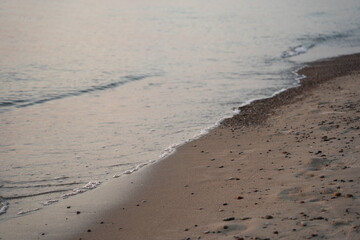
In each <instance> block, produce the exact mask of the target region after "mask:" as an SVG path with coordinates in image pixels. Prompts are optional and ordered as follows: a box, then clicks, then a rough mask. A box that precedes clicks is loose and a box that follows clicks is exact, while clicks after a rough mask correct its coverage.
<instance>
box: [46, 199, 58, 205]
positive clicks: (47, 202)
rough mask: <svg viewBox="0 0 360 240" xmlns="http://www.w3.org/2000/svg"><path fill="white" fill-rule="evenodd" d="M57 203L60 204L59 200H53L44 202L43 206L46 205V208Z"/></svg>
mask: <svg viewBox="0 0 360 240" xmlns="http://www.w3.org/2000/svg"><path fill="white" fill-rule="evenodd" d="M57 202H59V200H57V199H51V200H47V201H45V202H42V205H44V206H49V205H51V204H53V203H57Z"/></svg>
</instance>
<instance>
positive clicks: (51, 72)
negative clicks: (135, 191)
mask: <svg viewBox="0 0 360 240" xmlns="http://www.w3.org/2000/svg"><path fill="white" fill-rule="evenodd" d="M354 52H360V1H359V0H344V1H338V0H317V1H310V0H304V1H295V0H274V1H268V0H251V1H246V0H222V1H219V0H206V1H205V0H182V1H171V0H170V1H169V0H166V1H165V0H151V1H145V0H101V1H99V0H75V1H74V0H61V1H55V0H2V1H1V2H0V166H1V167H0V196H1V197H0V221H6V220H7V219H9V218H13V217H18V216H22V215H24V214H29V213H31V212H32V211H38V210H41V209H43V208H45V207H46V206H47V205H49V204H53V203H56V202H58V201H61V200H62V199H63V198H67V197H71V196H72V195H74V194H78V193H81V192H85V191H87V190H90V189H92V188H95V187H101V183H104V182H106V181H109V180H110V179H112V178H113V177H119V176H122V177H123V175H126V174H131V173H132V172H133V171H136V170H139V169H140V168H141V167H143V166H144V165H146V164H149V163H151V162H153V161H157V160H159V159H161V158H163V157H164V156H166V155H167V154H169V153H171V152H172V151H173V149H174V147H176V145H177V144H181V143H183V142H186V141H188V140H189V139H192V138H194V137H196V136H198V135H199V134H202V133H203V132H206V129H208V128H209V127H213V126H215V125H216V123H217V122H218V121H219V120H221V119H223V118H224V117H228V116H232V115H233V114H234V109H236V108H237V107H239V106H240V105H242V104H245V103H246V102H249V101H250V100H252V99H257V98H265V97H269V96H271V95H272V94H274V93H275V92H277V91H281V90H282V89H286V88H289V87H293V86H294V85H296V83H297V81H296V75H295V74H294V73H293V71H295V70H296V69H298V68H299V67H301V66H303V63H304V62H306V61H312V60H317V59H320V58H325V57H332V56H337V55H341V54H347V53H354Z"/></svg>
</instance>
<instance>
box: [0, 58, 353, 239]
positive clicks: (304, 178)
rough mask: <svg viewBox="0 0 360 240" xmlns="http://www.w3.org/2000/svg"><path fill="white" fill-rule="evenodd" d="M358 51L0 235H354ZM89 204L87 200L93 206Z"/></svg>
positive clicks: (16, 221) (7, 226) (310, 70)
mask: <svg viewBox="0 0 360 240" xmlns="http://www.w3.org/2000/svg"><path fill="white" fill-rule="evenodd" d="M359 71H360V54H355V55H350V56H343V57H338V58H335V59H330V60H324V61H319V62H315V63H311V64H309V65H308V66H307V67H306V68H304V69H302V70H301V71H300V72H299V74H304V75H306V76H307V77H306V78H305V79H303V80H302V85H301V86H300V87H297V88H293V89H289V90H287V91H285V92H282V93H281V94H279V95H276V96H275V97H273V98H270V99H264V100H258V101H255V102H253V103H252V104H250V105H247V106H244V107H242V108H241V112H240V114H239V115H236V116H234V117H233V118H230V119H227V120H225V121H223V122H222V124H221V125H220V126H219V127H217V128H216V129H213V130H212V131H211V132H210V133H209V134H207V135H205V136H203V137H201V138H200V139H198V140H195V141H192V142H190V143H187V144H185V145H183V146H181V147H180V148H178V149H177V151H176V152H175V153H174V154H173V155H171V156H169V157H168V158H166V159H164V160H162V161H159V162H157V163H155V164H152V165H150V166H147V167H145V168H143V169H142V170H140V171H137V172H135V173H133V174H131V175H127V176H123V177H120V178H117V179H114V180H113V181H112V182H111V183H106V184H104V185H102V187H101V188H98V189H95V190H93V191H90V192H88V193H85V194H79V195H77V196H75V197H72V198H69V199H64V200H63V201H61V202H59V203H58V204H54V205H52V206H49V208H47V209H44V211H37V212H34V213H32V214H28V215H26V216H22V217H18V218H13V219H10V220H9V221H5V222H2V223H1V224H0V239H6V240H12V239H14V240H15V239H52V240H53V239H61V240H62V239H77V240H79V239H82V240H89V239H131V240H136V239H164V240H165V239H179V240H181V239H187V240H190V239H192V240H193V239H359V238H360V232H359V231H360V209H359V206H360V199H359V196H360V185H359V183H360V177H359V171H360V164H359V161H358V159H359V157H360V147H359V146H360V140H359V137H360V121H359V120H360V96H359V92H360V89H359V88H360V87H359V79H360V75H359V73H360V72H359ZM89 199H91V200H90V201H89Z"/></svg>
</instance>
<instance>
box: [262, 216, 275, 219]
mask: <svg viewBox="0 0 360 240" xmlns="http://www.w3.org/2000/svg"><path fill="white" fill-rule="evenodd" d="M264 218H265V219H273V218H274V217H273V216H271V215H266V216H265V217H264Z"/></svg>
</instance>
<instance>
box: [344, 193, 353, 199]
mask: <svg viewBox="0 0 360 240" xmlns="http://www.w3.org/2000/svg"><path fill="white" fill-rule="evenodd" d="M345 197H346V198H352V197H353V195H352V194H350V193H348V194H346V195H345Z"/></svg>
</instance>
